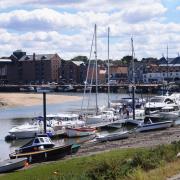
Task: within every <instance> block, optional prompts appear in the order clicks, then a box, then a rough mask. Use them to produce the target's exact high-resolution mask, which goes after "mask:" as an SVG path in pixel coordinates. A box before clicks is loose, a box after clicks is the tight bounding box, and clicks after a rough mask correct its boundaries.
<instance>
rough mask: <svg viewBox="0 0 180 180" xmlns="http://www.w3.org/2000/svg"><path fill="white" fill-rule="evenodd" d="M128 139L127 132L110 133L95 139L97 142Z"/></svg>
mask: <svg viewBox="0 0 180 180" xmlns="http://www.w3.org/2000/svg"><path fill="white" fill-rule="evenodd" d="M128 137H129V131H119V132H114V133H110V134H107V135H99V136H98V137H96V140H97V141H100V142H104V141H114V140H119V139H125V138H128Z"/></svg>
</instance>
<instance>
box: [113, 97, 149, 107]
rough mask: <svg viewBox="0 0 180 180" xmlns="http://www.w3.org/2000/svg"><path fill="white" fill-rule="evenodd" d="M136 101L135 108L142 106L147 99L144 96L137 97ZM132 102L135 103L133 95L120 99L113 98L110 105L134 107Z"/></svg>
mask: <svg viewBox="0 0 180 180" xmlns="http://www.w3.org/2000/svg"><path fill="white" fill-rule="evenodd" d="M134 101H135V108H140V107H142V106H143V105H144V104H145V103H146V100H145V99H143V98H135V99H134ZM132 103H133V99H132V98H131V97H124V98H121V99H119V100H112V101H111V102H110V105H111V106H112V107H122V106H123V105H125V106H130V107H132Z"/></svg>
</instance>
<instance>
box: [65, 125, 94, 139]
mask: <svg viewBox="0 0 180 180" xmlns="http://www.w3.org/2000/svg"><path fill="white" fill-rule="evenodd" d="M95 132H96V129H95V128H92V127H76V128H71V127H69V128H66V135H67V136H68V137H81V136H90V135H93V134H95Z"/></svg>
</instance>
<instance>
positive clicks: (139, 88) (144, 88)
mask: <svg viewBox="0 0 180 180" xmlns="http://www.w3.org/2000/svg"><path fill="white" fill-rule="evenodd" d="M71 86H72V87H73V88H72V89H71V90H70V91H71V92H83V91H84V87H85V86H84V85H80V84H75V85H71ZM29 87H32V88H34V92H36V89H37V88H38V87H47V88H51V89H53V91H54V92H70V91H68V90H67V91H64V89H65V88H66V87H67V85H59V84H55V85H48V84H42V85H19V84H5V85H0V92H22V91H23V92H30V91H29V89H28V88H29ZM91 87H92V92H95V89H96V85H91ZM131 87H132V84H129V83H120V84H115V85H111V86H110V91H111V92H120V91H122V90H126V91H129V90H130V89H131ZM135 87H136V92H137V93H138V92H139V93H147V92H152V93H153V92H157V91H158V90H159V89H160V88H161V87H164V85H163V84H135ZM107 89H108V85H107V84H100V85H98V92H107ZM31 92H33V91H31Z"/></svg>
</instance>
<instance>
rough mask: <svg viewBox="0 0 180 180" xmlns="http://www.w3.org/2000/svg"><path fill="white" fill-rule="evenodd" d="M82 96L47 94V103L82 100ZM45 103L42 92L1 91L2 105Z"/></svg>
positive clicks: (0, 103)
mask: <svg viewBox="0 0 180 180" xmlns="http://www.w3.org/2000/svg"><path fill="white" fill-rule="evenodd" d="M80 99H81V97H78V96H70V95H61V94H47V95H46V102H47V104H57V103H63V102H68V101H76V100H80ZM41 104H43V95H42V94H32V93H0V107H18V106H34V105H41Z"/></svg>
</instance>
